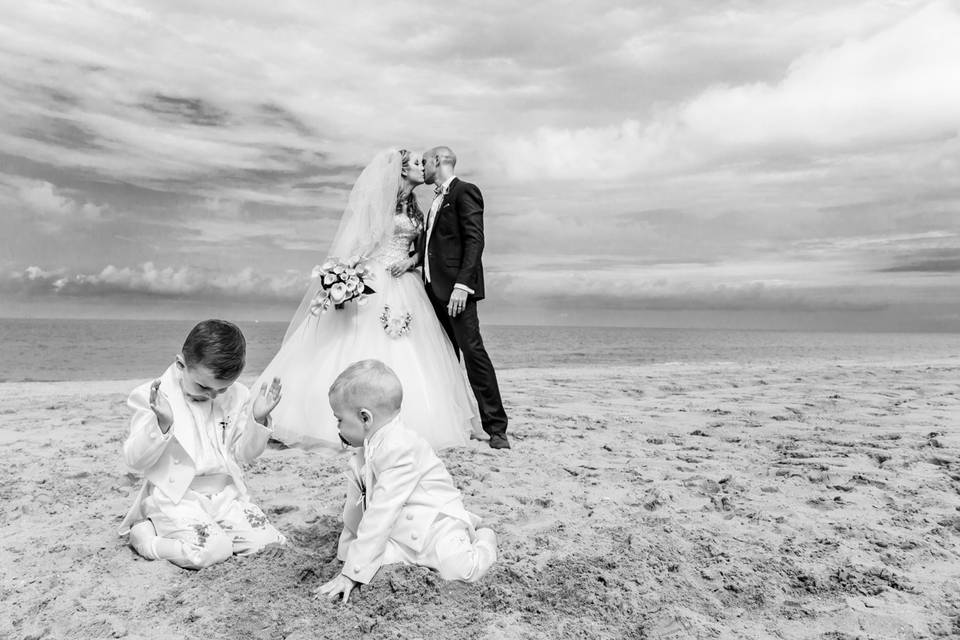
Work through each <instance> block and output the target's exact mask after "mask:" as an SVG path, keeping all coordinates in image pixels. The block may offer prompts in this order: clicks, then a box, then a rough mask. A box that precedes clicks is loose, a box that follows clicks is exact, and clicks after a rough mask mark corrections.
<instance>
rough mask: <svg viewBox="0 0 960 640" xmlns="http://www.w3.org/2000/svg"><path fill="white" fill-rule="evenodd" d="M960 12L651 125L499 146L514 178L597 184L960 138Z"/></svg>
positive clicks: (913, 21)
mask: <svg viewBox="0 0 960 640" xmlns="http://www.w3.org/2000/svg"><path fill="white" fill-rule="evenodd" d="M957 59H960V11H958V9H957V8H956V6H955V5H954V4H952V3H947V2H935V3H932V4H930V5H928V6H926V7H924V8H923V9H921V10H919V11H916V12H915V13H913V14H912V15H910V16H909V17H907V18H906V19H904V20H902V21H900V22H897V23H895V24H893V25H891V26H888V27H886V28H883V29H881V30H880V31H878V32H876V33H872V34H869V35H865V36H863V37H860V38H857V39H851V40H848V41H846V42H844V43H842V44H839V45H833V46H830V47H827V48H824V49H821V50H815V51H810V52H807V53H804V54H803V55H801V56H800V57H798V58H797V59H795V60H794V61H793V62H792V63H791V64H790V65H789V67H788V68H787V70H786V72H785V73H784V75H783V77H782V78H781V79H780V80H779V81H777V82H751V83H744V84H738V85H727V84H715V85H713V86H711V87H709V88H707V89H706V90H704V91H702V92H700V93H699V94H698V95H696V96H695V97H693V98H691V99H689V100H686V101H683V102H679V103H676V104H673V105H670V106H664V107H663V108H662V109H660V110H659V111H658V112H656V113H654V115H652V116H651V117H650V118H642V117H640V116H639V114H638V116H637V117H632V118H627V119H624V120H622V121H621V122H619V123H618V124H608V125H604V126H591V127H580V128H558V127H551V126H545V127H540V128H539V129H537V130H536V131H535V132H534V133H532V134H530V135H521V136H515V135H506V136H498V137H496V138H495V139H494V140H493V141H492V143H491V144H490V152H491V153H492V154H493V156H494V157H495V158H496V159H497V164H498V165H499V166H500V167H502V169H503V174H504V175H505V176H507V177H509V178H511V179H515V180H520V181H527V180H532V179H540V178H544V177H546V178H553V179H558V180H563V179H584V178H587V179H598V180H603V181H614V180H619V179H624V178H627V177H629V176H644V175H653V176H655V175H659V174H663V173H674V172H678V171H689V170H697V169H702V168H704V167H706V166H707V165H709V164H710V163H716V162H743V161H750V162H753V163H756V162H758V161H759V160H760V159H761V158H770V157H777V156H784V155H786V156H789V155H791V154H795V155H801V156H807V157H809V156H812V155H815V154H823V153H828V154H829V153H852V152H862V151H868V150H872V149H875V148H876V147H878V146H882V145H897V144H904V143H915V142H921V141H927V140H930V139H936V138H952V137H956V136H957V135H958V133H960V83H958V82H956V65H955V63H954V61H955V60H957Z"/></svg>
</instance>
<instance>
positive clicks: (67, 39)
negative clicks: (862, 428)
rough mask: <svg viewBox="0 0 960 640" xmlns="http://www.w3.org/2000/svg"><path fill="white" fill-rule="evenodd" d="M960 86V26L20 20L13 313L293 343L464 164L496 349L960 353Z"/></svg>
mask: <svg viewBox="0 0 960 640" xmlns="http://www.w3.org/2000/svg"><path fill="white" fill-rule="evenodd" d="M958 60H960V2H956V1H946V0H938V1H934V2H922V1H912V0H889V1H884V0H873V1H869V2H857V1H849V2H842V3H838V2H835V1H834V0H783V1H778V2H766V3H761V2H754V1H748V0H735V1H728V0H709V1H707V0H681V1H674V2H669V3H666V2H663V3H651V2H637V1H634V0H630V1H626V0H624V1H614V0H596V1H594V0H591V1H589V2H587V1H582V2H569V1H568V2H558V1H554V2H538V1H536V0H532V1H528V2H525V3H515V2H512V1H511V2H506V1H505V0H492V1H489V2H484V3H477V2H469V3H468V2H435V1H434V0H418V1H417V2H390V3H374V2H364V1H362V0H361V1H358V2H349V3H343V2H339V3H329V2H317V1H315V0H273V1H271V2H269V3H266V2H253V1H247V0H244V1H239V0H208V1H205V2H193V1H188V0H164V2H162V3H154V2H142V1H138V0H122V1H121V0H88V1H84V2H80V1H77V2H52V1H47V0H32V1H31V2H22V3H9V4H8V6H6V7H5V9H4V20H3V22H2V23H0V78H2V81H0V223H2V232H0V316H17V317H31V316H35V317H117V318H126V317H136V318H145V317H156V318H200V317H207V316H211V315H216V316H220V317H228V318H237V319H245V320H247V319H262V320H278V321H284V320H287V319H289V317H290V316H291V315H292V313H293V311H294V309H295V308H296V306H297V304H298V302H299V300H300V297H301V296H302V294H303V292H304V291H305V288H306V286H307V282H308V279H309V275H310V272H311V270H312V268H313V266H314V265H316V264H318V263H320V262H322V261H323V259H324V258H325V257H326V256H325V252H326V249H327V246H328V243H329V241H330V236H331V234H332V232H333V230H335V229H336V225H337V220H338V218H339V216H340V213H341V212H342V209H343V206H344V204H345V203H346V199H347V194H348V193H349V189H350V185H351V184H352V183H353V181H354V180H355V178H356V177H357V175H358V174H359V172H360V170H361V169H362V167H363V166H364V165H365V164H366V163H367V162H368V161H369V160H370V159H371V158H372V157H373V156H374V155H375V154H376V152H377V151H379V150H381V149H383V148H386V147H404V148H410V149H426V148H428V147H431V146H435V145H439V144H445V145H448V146H450V147H452V148H453V149H454V151H455V152H456V153H457V155H458V157H459V163H458V165H457V174H458V175H459V176H460V177H462V178H463V179H466V180H469V181H471V182H474V183H476V184H477V185H478V186H479V187H480V188H481V190H482V192H483V195H484V200H485V206H486V210H485V214H484V220H485V228H486V247H485V249H484V254H483V262H484V268H485V276H486V289H487V300H486V301H484V302H483V303H482V307H481V312H480V313H481V319H482V320H484V321H489V322H493V323H512V324H515V323H521V324H527V323H534V324H537V323H541V324H620V325H631V326H691V327H725V328H726V327H755V328H771V329H779V328H785V329H796V328H801V329H842V330H918V331H928V330H934V331H960V63H958ZM420 191H421V193H420V196H421V202H422V203H423V204H424V205H425V206H429V201H430V200H431V199H432V192H431V191H430V189H429V188H427V187H424V188H422V189H421V190H420Z"/></svg>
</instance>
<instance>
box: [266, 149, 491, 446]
mask: <svg viewBox="0 0 960 640" xmlns="http://www.w3.org/2000/svg"><path fill="white" fill-rule="evenodd" d="M420 184H423V158H422V156H420V154H417V153H411V152H409V151H407V150H404V149H401V150H395V149H391V150H387V151H384V152H381V153H380V154H378V155H377V156H376V157H375V158H374V159H373V161H372V162H371V163H370V164H369V165H368V166H367V168H366V169H364V170H363V172H362V173H361V174H360V177H359V178H358V179H357V182H356V183H355V184H354V186H353V189H352V191H351V192H350V198H349V201H348V204H347V208H346V210H345V211H344V213H343V217H342V218H341V220H340V227H339V229H338V231H337V234H336V236H335V237H334V240H333V243H332V245H331V248H330V252H329V253H328V254H327V255H328V256H331V258H332V257H336V258H339V259H341V260H345V259H348V257H350V256H362V257H364V258H366V259H367V268H368V270H369V272H370V275H368V276H367V284H369V286H370V287H371V288H372V289H373V290H374V292H375V293H372V294H370V295H368V296H365V298H366V300H365V301H364V302H365V304H362V305H361V304H358V303H357V301H349V302H346V303H344V304H342V305H337V307H342V308H336V307H333V306H331V307H329V308H328V309H327V310H326V311H320V310H319V309H318V307H317V305H315V304H313V302H314V298H315V296H316V294H317V293H318V291H320V289H321V278H318V277H315V278H314V281H313V282H312V283H311V285H310V287H309V288H308V290H307V293H306V295H305V296H304V298H303V302H301V304H300V308H299V309H298V310H297V312H296V313H295V314H294V316H293V320H291V322H290V326H289V327H288V329H287V333H286V335H285V336H284V339H283V344H282V346H281V347H280V350H279V351H278V352H277V354H276V355H275V356H274V358H273V360H272V361H271V363H270V364H269V365H268V366H267V368H266V369H265V370H264V371H263V373H262V374H261V375H260V379H261V380H272V379H273V378H274V377H279V378H280V379H281V380H283V401H282V402H281V403H280V404H279V405H278V406H277V408H276V409H275V410H274V411H273V414H272V415H273V421H274V425H275V429H274V434H273V437H274V438H276V439H278V440H280V441H282V442H284V443H286V444H288V445H299V446H302V447H307V448H311V447H321V446H327V447H337V448H339V447H340V437H339V433H338V431H337V421H336V419H335V418H334V416H333V411H332V409H331V408H330V403H329V401H328V400H327V390H328V389H329V387H330V385H331V383H332V382H333V380H334V378H336V377H337V375H338V374H339V373H340V372H341V371H343V369H345V368H346V367H347V366H348V365H349V364H351V363H353V362H356V361H357V360H363V359H366V358H376V359H378V360H382V361H383V362H385V363H386V364H387V365H388V366H389V367H390V368H392V369H393V370H394V371H395V372H396V374H397V375H398V376H399V377H400V380H401V382H402V383H403V408H402V410H401V416H402V418H403V421H404V423H405V424H406V425H407V427H409V428H411V429H414V430H415V431H417V432H418V433H420V435H422V436H423V437H424V438H426V439H427V441H429V442H430V444H431V445H433V447H434V448H437V449H439V448H443V447H451V446H459V445H465V444H467V442H468V441H469V439H470V435H471V433H475V434H480V433H482V431H481V429H480V420H479V412H478V410H477V403H476V399H475V398H474V396H473V394H472V392H471V391H470V387H469V386H468V384H467V381H466V375H465V373H464V372H463V369H462V368H461V367H460V363H459V361H458V359H457V356H456V354H455V352H454V350H453V346H452V345H451V343H450V340H449V338H447V335H446V333H445V332H444V331H443V329H442V328H441V326H440V323H439V322H438V321H437V318H436V315H435V313H434V311H433V307H432V306H431V305H430V301H429V300H428V299H427V295H426V292H425V291H424V288H423V283H422V282H421V280H420V277H419V275H418V274H417V273H416V272H415V271H413V269H414V268H415V266H416V264H417V257H416V256H415V255H413V256H411V250H412V247H413V246H414V242H415V240H416V239H417V236H418V235H419V234H420V232H421V231H422V229H423V225H424V216H423V212H422V211H421V210H420V207H419V206H418V204H417V200H416V198H415V197H414V195H413V190H414V188H415V187H416V186H418V185H420ZM257 384H259V381H258V383H257ZM254 388H257V386H256V385H255V386H254Z"/></svg>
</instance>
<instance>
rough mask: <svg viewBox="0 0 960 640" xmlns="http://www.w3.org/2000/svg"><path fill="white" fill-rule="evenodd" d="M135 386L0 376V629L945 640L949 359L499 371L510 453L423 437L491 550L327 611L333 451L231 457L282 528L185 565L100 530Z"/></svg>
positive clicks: (952, 442)
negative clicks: (464, 568)
mask: <svg viewBox="0 0 960 640" xmlns="http://www.w3.org/2000/svg"><path fill="white" fill-rule="evenodd" d="M244 379H245V380H247V381H249V379H250V376H245V378H244ZM138 382H139V381H131V380H126V381H101V382H62V383H6V384H0V452H2V456H3V460H4V462H5V464H4V466H3V468H2V470H0V487H2V489H0V490H2V502H0V509H2V515H0V518H2V519H0V539H2V551H0V557H2V562H0V575H2V592H0V600H2V602H3V605H2V608H3V615H0V637H3V638H8V637H9V638H16V639H20V638H30V639H37V638H131V639H132V638H216V639H219V638H223V639H235V638H258V639H259V638H262V639H283V638H289V639H291V640H305V639H308V638H424V639H431V638H457V639H466V638H507V639H517V640H519V639H526V638H530V639H544V640H546V639H555V638H638V639H639V638H677V639H685V638H750V639H755V638H789V639H794V638H795V639H801V638H804V639H805V638H823V639H831V640H840V639H851V640H852V639H854V638H898V639H900V638H950V637H953V638H956V637H960V458H958V453H960V430H958V429H957V425H956V422H957V420H958V418H960V396H958V382H960V358H952V359H951V358H946V357H945V358H944V359H943V360H941V361H938V362H844V363H834V362H829V363H828V362H806V363H803V364H783V365H760V364H756V365H750V366H742V365H734V364H729V365H656V366H649V367H632V368H627V367H621V368H595V369H591V368H566V369H512V370H507V371H504V372H502V374H501V385H502V388H503V390H504V399H505V402H506V405H507V409H508V411H509V412H510V413H511V417H512V424H511V436H512V441H513V447H514V448H513V449H512V450H511V451H509V452H494V451H491V450H490V449H489V448H488V447H486V446H485V445H484V444H482V443H472V446H471V447H470V448H466V449H459V450H448V451H444V452H442V453H441V456H442V458H443V459H444V460H445V462H446V463H447V465H448V468H449V470H450V472H451V474H452V475H453V477H454V479H455V481H456V483H457V484H458V486H459V487H460V488H461V489H462V490H463V492H464V495H465V501H466V503H467V506H468V508H470V509H471V510H473V511H474V512H476V513H478V514H479V515H481V516H483V517H484V518H485V520H486V521H487V523H489V525H490V526H492V527H493V528H494V529H495V530H496V531H497V532H498V534H499V535H500V543H501V544H500V549H501V558H500V561H499V562H498V564H497V565H496V566H495V567H494V569H493V570H492V571H491V572H490V574H489V575H488V576H487V577H486V578H485V579H484V580H483V581H482V582H481V583H480V584H477V585H463V584H457V583H443V582H441V581H440V580H438V579H437V577H436V576H435V574H431V573H430V572H429V571H427V570H424V569H419V568H412V567H388V568H385V569H383V570H382V571H381V572H380V573H379V574H378V575H377V577H376V578H375V580H374V581H373V582H372V583H371V584H370V585H369V586H366V587H364V588H363V590H362V591H361V593H360V597H359V598H358V599H357V600H356V602H355V603H354V602H351V603H350V604H349V605H347V606H340V605H332V604H328V603H320V602H317V601H315V600H313V598H312V592H313V590H314V588H315V587H316V586H318V585H319V584H321V583H323V582H324V581H326V580H327V579H329V578H330V577H331V576H332V575H333V574H334V573H335V572H336V571H337V570H338V567H339V563H338V562H337V561H336V559H335V547H336V539H337V536H338V534H339V531H340V527H339V513H340V510H341V506H342V505H341V501H342V497H343V493H344V490H343V482H342V477H341V474H340V472H341V471H342V469H343V468H344V464H345V462H346V460H345V457H344V456H343V455H334V456H332V457H331V456H323V455H318V454H314V453H308V452H304V451H300V450H297V449H278V448H270V449H268V450H267V452H266V453H265V454H264V455H263V456H262V457H261V458H260V459H259V460H258V461H257V462H255V463H254V464H253V465H252V466H251V467H250V468H249V469H248V471H247V477H248V481H249V485H250V488H251V491H252V493H253V496H254V498H255V499H256V500H257V501H258V502H259V503H260V504H261V505H262V506H263V507H264V510H265V511H266V512H267V513H268V515H269V516H270V517H271V518H272V520H273V521H274V523H275V524H276V525H277V526H278V527H279V528H280V529H281V530H283V531H284V532H285V533H286V534H287V535H288V537H289V538H290V540H291V543H290V544H289V546H287V547H285V548H282V549H277V550H271V551H269V552H267V553H264V554H261V555H259V556H255V557H251V558H246V559H239V558H234V559H232V560H230V561H228V562H226V563H224V564H222V565H218V566H216V567H213V568H210V569H206V570H203V571H199V572H191V571H185V570H181V569H178V568H176V567H174V566H172V565H170V564H168V563H165V562H149V561H146V560H143V559H141V558H139V557H137V556H136V555H135V554H134V553H133V551H131V550H130V549H129V548H128V547H127V546H126V544H125V540H124V539H121V538H119V537H117V535H116V528H117V526H118V524H119V522H120V520H121V517H122V515H123V514H124V512H125V511H126V509H127V507H128V506H129V504H130V501H131V499H132V496H133V492H134V491H135V490H136V488H137V487H138V486H139V482H140V478H139V477H138V476H137V475H134V474H132V473H129V470H128V469H126V468H125V467H124V465H123V461H122V459H121V455H120V447H121V444H122V442H123V439H124V437H125V435H126V430H127V418H128V412H127V409H126V406H125V404H124V401H125V398H126V394H127V392H128V391H129V390H130V389H131V388H132V387H133V386H135V385H136V384H137V383H138Z"/></svg>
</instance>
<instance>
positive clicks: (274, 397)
mask: <svg viewBox="0 0 960 640" xmlns="http://www.w3.org/2000/svg"><path fill="white" fill-rule="evenodd" d="M282 392H283V387H282V386H281V385H280V378H274V379H273V382H271V383H270V387H269V388H268V387H267V383H266V382H264V383H263V384H262V385H260V391H259V393H257V398H256V400H254V401H253V419H254V420H256V421H257V422H259V423H260V424H263V425H265V424H267V417H268V416H269V415H270V412H271V411H273V410H274V409H275V408H276V407H277V405H278V404H280V398H281V394H282Z"/></svg>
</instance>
